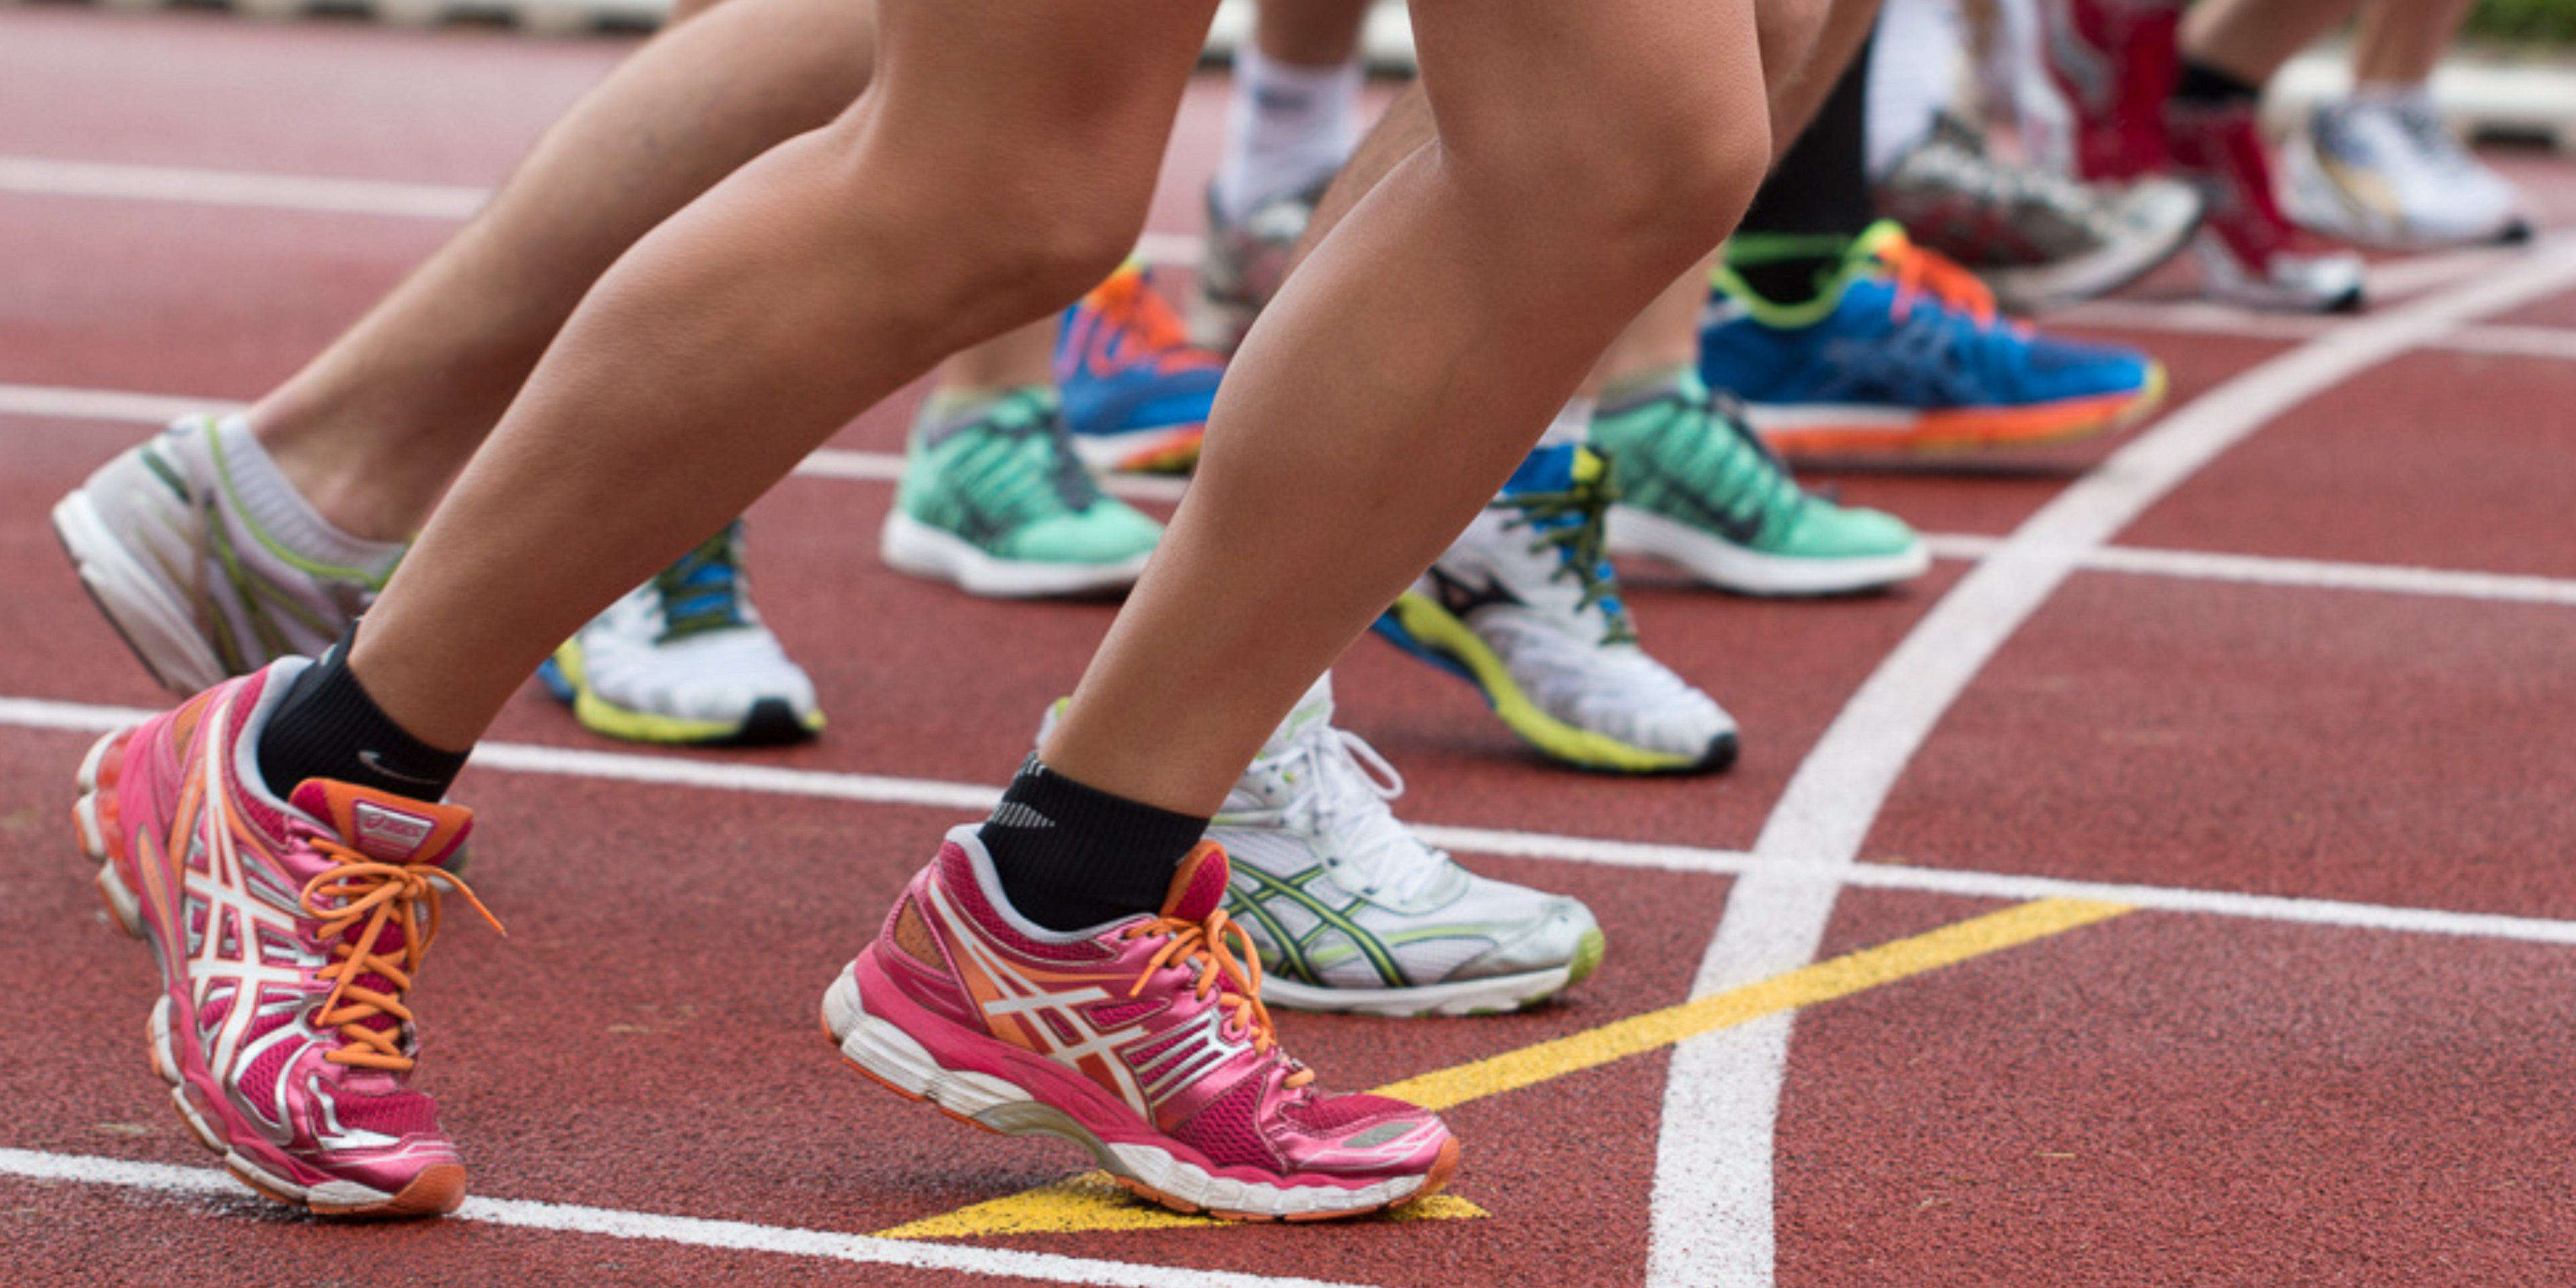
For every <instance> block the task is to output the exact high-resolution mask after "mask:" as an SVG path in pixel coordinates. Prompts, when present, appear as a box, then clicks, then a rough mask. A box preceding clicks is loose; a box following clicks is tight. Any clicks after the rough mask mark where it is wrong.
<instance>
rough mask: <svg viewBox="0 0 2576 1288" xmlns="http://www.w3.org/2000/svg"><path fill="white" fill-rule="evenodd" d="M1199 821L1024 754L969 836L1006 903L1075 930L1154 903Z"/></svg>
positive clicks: (1200, 830) (1159, 901)
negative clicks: (987, 856)
mask: <svg viewBox="0 0 2576 1288" xmlns="http://www.w3.org/2000/svg"><path fill="white" fill-rule="evenodd" d="M1207 825H1208V821H1207V820H1206V819H1203V818H1192V817H1190V816H1189V815H1187V814H1175V813H1173V812H1171V811H1170V810H1167V809H1158V808H1156V807H1154V806H1152V805H1141V804H1138V803H1137V802H1135V801H1131V800H1127V799H1125V798H1124V797H1119V796H1112V795H1110V794H1109V793H1107V792H1104V791H1099V790H1096V789H1093V788H1089V787H1085V786H1083V785H1082V784H1080V783H1077V782H1075V781H1073V780H1072V779H1070V778H1067V777H1065V776H1064V775H1062V774H1059V773H1057V772H1055V771H1054V770H1052V769H1049V768H1047V767H1046V766H1045V765H1043V764H1041V763H1039V761H1038V758H1037V757H1036V756H1031V757H1029V758H1028V759H1027V760H1026V761H1024V762H1022V763H1021V765H1020V772H1019V776H1018V777H1016V778H1013V779H1012V780H1011V786H1010V790H1008V791H1006V792H1004V793H1002V803H1001V804H1000V805H997V806H995V807H994V808H993V817H991V818H990V819H987V820H985V823H984V828H983V831H982V832H980V833H978V835H980V836H981V837H982V838H983V841H984V848H985V849H986V850H988V851H991V853H992V855H993V871H994V873H995V874H996V875H998V876H1000V877H1001V879H1002V894H1003V897H1005V898H1007V899H1009V900H1010V901H1011V907H1012V908H1014V909H1016V910H1018V912H1019V914H1020V915H1021V916H1023V917H1026V918H1028V919H1029V920H1031V921H1034V922H1036V923H1037V924H1039V925H1041V926H1044V927H1046V928H1047V929H1049V930H1081V929H1084V928H1086V927H1090V926H1097V925H1100V924H1101V923H1103V922H1107V921H1115V920H1117V919H1118V918H1120V917H1131V916H1134V915H1135V914H1137V913H1140V912H1152V911H1154V910H1155V909H1157V908H1160V907H1162V906H1163V896H1164V894H1165V893H1166V892H1168V891H1169V890H1170V888H1171V884H1172V870H1173V869H1175V868H1177V867H1179V866H1180V865H1181V860H1182V859H1184V858H1187V857H1189V853H1190V847H1191V846H1194V845H1197V844H1198V843H1199V838H1200V837H1201V836H1203V835H1205V834H1206V833H1207Z"/></svg>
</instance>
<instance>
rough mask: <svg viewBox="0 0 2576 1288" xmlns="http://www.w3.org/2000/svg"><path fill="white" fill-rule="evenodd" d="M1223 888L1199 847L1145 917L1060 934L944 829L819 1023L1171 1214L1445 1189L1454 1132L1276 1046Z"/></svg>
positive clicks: (1373, 1202)
mask: <svg viewBox="0 0 2576 1288" xmlns="http://www.w3.org/2000/svg"><path fill="white" fill-rule="evenodd" d="M1225 886H1226V861H1225V851H1223V850H1221V849H1219V848H1217V847H1216V846H1215V845H1213V844H1210V843H1207V842H1201V843H1200V845H1199V847H1198V848H1197V849H1196V850H1193V851H1191V852H1190V856H1189V858H1188V859H1187V860H1185V861H1184V862H1183V863H1182V864H1181V868H1180V871H1179V872H1178V873H1177V874H1175V875H1174V876H1173V878H1172V890H1171V894H1170V895H1169V896H1168V897H1166V898H1165V900H1164V902H1163V910H1162V913H1161V914H1160V915H1159V916H1139V917H1135V918H1132V919H1130V920H1127V921H1122V922H1118V923H1116V924H1113V925H1110V926H1108V927H1105V928H1101V929H1096V930H1091V931H1077V932H1074V933H1071V934H1060V933H1057V932H1054V931H1049V930H1044V929H1041V928H1039V927H1037V926H1035V925H1032V924H1030V923H1029V922H1028V921H1027V920H1025V919H1023V918H1022V917H1020V916H1019V915H1018V914H1017V913H1015V912H1013V911H1011V909H1010V907H1009V906H1008V905H1007V904H1006V903H1004V902H1003V900H1002V897H1001V893H1000V891H1001V885H1000V882H999V881H997V880H996V879H995V877H994V875H993V861H992V858H991V856H989V855H988V854H987V853H986V852H985V850H984V844H983V842H982V841H981V840H979V839H977V837H976V835H975V829H974V828H973V827H960V828H957V829H955V830H954V831H951V832H950V833H949V834H948V843H947V844H946V845H943V846H941V847H940V849H939V857H938V858H936V859H933V860H932V861H931V863H930V866H929V867H926V868H924V869H922V871H921V874H920V875H918V876H916V877H914V878H913V879H912V885H911V886H910V887H909V888H908V889H906V890H905V891H904V893H903V897H902V898H900V899H897V900H896V901H895V905H894V910H893V911H892V912H890V913H889V914H887V916H886V923H885V929H884V930H883V932H881V933H880V934H879V935H878V936H877V939H876V942H875V943H872V944H869V945H868V946H867V949H866V950H865V951H863V952H861V953H860V954H859V959H858V960H857V961H855V962H852V963H850V968H849V969H848V970H846V971H843V972H842V973H841V977H840V978H839V979H837V980H835V981H833V984H832V988H831V991H829V992H828V993H826V994H824V996H823V1027H824V1031H825V1032H827V1033H828V1034H830V1035H831V1038H832V1040H833V1041H834V1042H837V1043H839V1044H840V1047H841V1056H842V1058H843V1059H845V1060H847V1061H848V1062H849V1064H850V1066H851V1067H852V1068H855V1069H857V1070H858V1071H859V1072H861V1073H864V1074H866V1075H868V1076H869V1077H871V1078H874V1079H876V1080H877V1081H879V1082H882V1083H884V1084H885V1085H886V1086H888V1087H891V1088H893V1089H894V1090H895V1091H897V1092H900V1093H902V1094H903V1095H905V1096H908V1097H910V1098H912V1099H914V1100H928V1101H930V1102H932V1103H933V1104H936V1105H937V1106H939V1108H940V1109H941V1110H943V1111H945V1112H946V1113H947V1114H948V1116H950V1117H952V1118H955V1119H957V1120H959V1121H961V1122H967V1123H972V1124H974V1125H975V1126H979V1127H983V1128H985V1129H987V1130H990V1131H996V1132H1002V1133H1005V1134H1007V1135H1013V1136H1027V1135H1034V1134H1039V1133H1044V1134H1046V1135H1051V1136H1061V1137H1063V1138H1065V1139H1067V1140H1070V1141H1072V1142H1074V1143H1075V1144H1077V1145H1081V1146H1082V1147H1084V1148H1085V1149H1088V1150H1090V1151H1091V1153H1092V1156H1093V1157H1094V1158H1096V1159H1098V1160H1099V1161H1100V1165H1101V1166H1102V1167H1103V1168H1106V1169H1108V1171H1109V1173H1110V1174H1111V1175H1113V1176H1115V1177H1117V1178H1118V1183H1119V1184H1121V1185H1124V1186H1126V1187H1127V1188H1128V1189H1130V1190H1133V1191H1135V1192H1136V1193H1138V1194H1141V1195H1143V1196H1145V1197H1146V1198H1149V1199H1152V1200H1154V1201H1155V1202H1157V1203H1160V1204H1162V1205H1163V1206H1165V1207H1168V1208H1173V1209H1175V1210H1178V1211H1182V1212H1206V1213H1207V1214H1209V1215H1211V1216H1219V1217H1225V1218H1227V1219H1230V1220H1242V1221H1275V1220H1282V1219H1285V1220H1290V1221H1313V1220H1322V1219H1325V1218H1328V1217H1340V1216H1355V1215H1358V1214H1360V1213H1364V1212H1375V1211H1379V1210H1381V1209H1384V1208H1391V1207H1398V1206H1401V1205H1403V1204H1406V1203H1410V1202H1413V1201H1414V1200H1416V1199H1422V1198H1428V1197H1429V1196H1431V1195H1432V1194H1435V1193H1438V1192H1439V1190H1440V1187H1441V1186H1443V1185H1446V1184H1448V1181H1449V1176H1450V1173H1452V1172H1454V1171H1456V1170H1457V1167H1458V1142H1457V1140H1456V1139H1455V1138H1454V1137H1452V1136H1451V1135H1450V1134H1449V1129H1448V1128H1447V1127H1445V1126H1442V1125H1441V1122H1440V1119H1439V1118H1438V1117H1437V1116H1435V1115H1433V1114H1432V1113H1431V1112H1429V1111H1428V1110H1423V1109H1417V1108H1415V1107H1413V1106H1412V1105H1408V1104H1406V1103H1404V1102H1403V1101H1400V1100H1389V1099H1387V1098H1385V1097H1383V1096H1326V1095H1324V1094H1322V1093H1320V1092H1318V1091H1316V1090H1315V1089H1314V1086H1313V1083H1314V1079H1315V1075H1314V1071H1312V1070H1310V1069H1308V1068H1306V1067H1305V1066H1304V1065H1302V1064H1299V1063H1298V1062H1297V1061H1295V1060H1293V1059H1291V1058H1289V1056H1288V1054H1287V1053H1286V1052H1284V1051H1281V1050H1280V1049H1279V1046H1278V1043H1277V1041H1276V1040H1275V1038H1274V1037H1273V1036H1272V1033H1271V1029H1270V1015H1269V1012H1267V1011H1266V1010H1264V1009H1263V1008H1262V1005H1261V964H1260V959H1259V958H1258V957H1256V956H1255V955H1254V954H1253V953H1252V951H1251V945H1250V942H1249V941H1248V940H1246V939H1245V938H1244V934H1243V929H1242V928H1241V927H1239V926H1236V925H1233V924H1231V923H1229V922H1228V921H1227V920H1226V916H1225V913H1224V912H1223V911H1221V910H1220V908H1219V905H1220V904H1221V903H1222V902H1223V901H1224V899H1225ZM1238 949H1240V955H1239V956H1238V955H1237V950H1238Z"/></svg>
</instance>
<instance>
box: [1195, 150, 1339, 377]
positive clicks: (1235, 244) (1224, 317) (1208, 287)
mask: <svg viewBox="0 0 2576 1288" xmlns="http://www.w3.org/2000/svg"><path fill="white" fill-rule="evenodd" d="M1331 183H1332V178H1331V176H1329V175H1327V176H1326V177H1325V178H1324V179H1322V180H1320V181H1318V182H1316V183H1315V184H1314V185H1312V186H1310V187H1306V188H1301V189H1298V190H1297V191H1295V192H1290V193H1283V194H1281V195H1279V196H1276V197H1272V198H1270V199H1269V200H1267V201H1264V202H1262V203H1260V204H1259V205H1256V206H1254V207H1253V208H1252V209H1251V210H1250V211H1247V212H1245V214H1244V216H1243V218H1241V219H1238V220H1229V219H1227V218H1225V216H1224V215H1223V214H1222V213H1221V212H1219V211H1218V209H1217V203H1216V188H1215V187H1214V185H1210V186H1209V188H1208V194H1207V211H1208V218H1207V234H1206V250H1205V253H1204V254H1202V255H1201V256H1200V258H1199V289H1198V294H1197V295H1195V296H1194V297H1192V299H1191V301H1190V341H1191V342H1192V343H1194V344H1196V345H1198V346H1199V347H1201V348H1203V349H1214V350H1216V351H1217V352H1219V353H1232V352H1234V350H1235V347H1236V346H1237V345H1240V344H1242V343H1243V333H1244V332H1246V331H1249V330H1251V329H1252V319H1253V318H1254V317H1256V316H1258V315H1259V314H1260V312H1261V309H1262V307H1263V306H1264V305H1267V304H1268V303H1270V297H1271V296H1273V295H1277V294H1278V293H1279V283H1280V282H1281V281H1282V280H1284V279H1286V277H1287V276H1288V258H1289V256H1291V255H1293V254H1295V253H1296V250H1297V239H1298V238H1300V237H1303V236H1305V235H1306V224H1307V223H1308V222H1309V221H1311V220H1312V219H1313V218H1314V217H1315V205H1316V203H1318V202H1320V201H1322V200H1323V199H1324V189H1325V188H1327V187H1329V186H1330V185H1331Z"/></svg>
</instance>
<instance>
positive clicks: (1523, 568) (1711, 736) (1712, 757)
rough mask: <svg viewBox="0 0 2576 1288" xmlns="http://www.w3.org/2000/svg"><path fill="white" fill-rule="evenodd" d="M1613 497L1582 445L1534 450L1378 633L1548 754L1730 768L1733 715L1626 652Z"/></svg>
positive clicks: (1657, 768)
mask: <svg viewBox="0 0 2576 1288" xmlns="http://www.w3.org/2000/svg"><path fill="white" fill-rule="evenodd" d="M1615 499H1616V497H1615V495H1614V493H1613V489H1612V487H1611V486H1610V480H1609V469H1608V466H1607V465H1606V463H1605V462H1604V461H1603V459H1602V458H1601V457H1600V456H1599V455H1597V454H1595V453H1594V452H1593V451H1592V450H1591V449H1589V448H1586V447H1581V446H1578V445H1575V444H1571V443H1567V444H1559V445H1556V446H1547V447H1541V448H1539V449H1538V450H1536V451H1534V452H1532V453H1530V456H1529V459H1528V460H1526V461H1524V462H1522V463H1521V467H1520V469H1519V470H1518V471H1516V472H1515V473H1514V474H1513V475H1512V478H1511V481H1510V482H1508V483H1506V484H1505V485H1504V486H1503V492H1502V495H1501V496H1500V497H1498V498H1497V499H1496V500H1495V501H1494V503H1493V505H1492V506H1490V507H1488V508H1487V509H1486V511H1485V512H1484V513H1483V514H1480V515H1478V516H1476V521H1475V522H1474V523H1472V524H1470V525H1468V528H1467V531H1466V532H1465V533H1464V534H1463V535H1461V536H1460V537H1459V538H1458V541H1457V543H1456V544H1455V545H1452V546H1450V547H1449V551H1448V553H1446V554H1444V555H1442V556H1440V559H1439V561H1438V562H1437V563H1434V564H1433V565H1432V566H1431V571H1430V572H1429V573H1428V574H1426V575H1425V576H1424V577H1423V579H1422V580H1421V581H1419V582H1416V583H1415V584H1414V587H1413V589H1412V590H1410V591H1408V592H1406V593H1405V594H1404V595H1403V597H1401V598H1399V599H1398V600H1396V602H1395V605H1394V607H1392V608H1389V609H1387V611H1386V613H1385V615H1383V616H1381V617H1379V618H1378V620H1377V627H1376V629H1377V631H1378V633H1379V634H1381V635H1384V636H1385V637H1387V638H1388V639H1390V640H1392V641H1394V642H1395V643H1396V644H1397V645H1398V646H1399V647H1401V648H1403V649H1405V650H1406V651H1407V652H1410V653H1413V654H1415V655H1416V656H1419V657H1421V658H1423V659H1424V660H1426V661H1429V662H1431V663H1432V664H1433V665H1435V666H1438V667H1440V668H1442V669H1443V670H1447V671H1450V672H1453V673H1455V674H1457V675H1459V676H1461V677H1463V678H1465V679H1466V680H1467V681H1468V682H1469V683H1471V684H1473V685H1475V686H1476V688H1477V689H1478V690H1479V691H1480V692H1482V693H1483V694H1484V695H1485V701H1486V702H1487V703H1488V704H1490V705H1491V706H1492V707H1493V709H1494V714H1495V715H1497V716H1500V717H1501V718H1502V721H1503V723H1504V724H1506V725H1508V726H1510V727H1511V730H1512V732H1514V733H1516V734H1519V735H1520V736H1521V738H1522V739H1523V740H1524V741H1526V742H1528V743H1529V744H1530V745H1531V746H1533V747H1536V748H1537V749H1538V750H1540V751H1541V752H1543V753H1545V754H1546V755H1548V756H1550V757H1553V758H1554V759H1557V760H1561V761H1564V762H1566V763H1568V764H1571V765H1576V766H1579V767H1581V768H1584V769H1598V770H1608V771H1614V772H1618V773H1630V774H1669V773H1713V772H1715V771H1717V770H1721V769H1724V768H1726V767H1727V766H1729V765H1731V764H1734V763H1735V752H1736V731H1735V718H1734V717H1732V716H1730V715H1728V714H1727V713H1726V710H1725V709H1724V708H1722V707H1720V706H1718V705H1717V702H1716V700H1715V699H1712V698H1710V697H1709V696H1708V695H1707V694H1705V693H1702V692H1700V691H1699V690H1698V689H1696V688H1693V687H1691V685H1690V683H1689V682H1688V681H1686V680H1684V679H1682V678H1681V677H1680V676H1678V675H1675V674H1673V673H1672V671H1671V670H1670V669H1668V668H1666V667H1665V666H1664V664H1663V663H1661V662H1658V661H1656V660H1655V659H1653V658H1651V657H1648V656H1647V655H1646V651H1645V650H1644V649H1642V648H1640V647H1638V646H1637V632H1636V628H1635V626H1634V625H1633V624H1632V623H1631V622H1630V621H1629V618H1628V608H1627V605H1626V604H1625V603H1623V602H1622V601H1621V600H1620V598H1619V584H1618V580H1617V576H1616V574H1614V573H1613V572H1612V571H1611V568H1610V560H1609V558H1608V556H1607V555H1606V554H1604V553H1603V546H1602V516H1603V514H1604V513H1605V512H1606V511H1607V510H1608V509H1609V507H1610V503H1611V502H1612V501H1613V500H1615Z"/></svg>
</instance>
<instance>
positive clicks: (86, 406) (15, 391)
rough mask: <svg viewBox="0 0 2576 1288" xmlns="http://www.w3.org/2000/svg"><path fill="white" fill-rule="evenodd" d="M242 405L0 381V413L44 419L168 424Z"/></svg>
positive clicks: (223, 400)
mask: <svg viewBox="0 0 2576 1288" xmlns="http://www.w3.org/2000/svg"><path fill="white" fill-rule="evenodd" d="M242 406H243V404H241V403H237V402H231V401H228V400H226V399H222V398H187V397H177V396H172V395H169V394H135V393H125V392H123V391H120V390H115V389H64V388H60V387H57V386H53V385H0V416H25V417H30V418H35V419H42V420H99V421H107V422H109V423H111V424H120V425H121V424H135V425H166V424H169V423H170V422H171V421H174V420H177V419H179V418H180V417H182V416H194V415H199V414H210V415H216V416H221V415H226V414H228V413H231V412H235V411H239V410H241V408H242Z"/></svg>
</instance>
